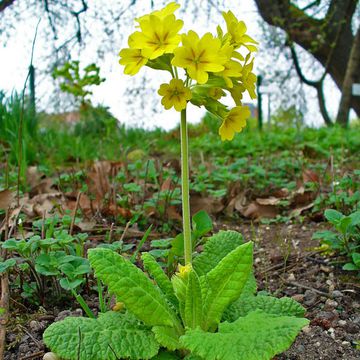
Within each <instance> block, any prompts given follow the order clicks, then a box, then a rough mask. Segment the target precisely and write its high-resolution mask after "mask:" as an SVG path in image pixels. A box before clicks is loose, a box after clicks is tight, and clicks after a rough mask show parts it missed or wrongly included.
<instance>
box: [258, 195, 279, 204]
mask: <svg viewBox="0 0 360 360" xmlns="http://www.w3.org/2000/svg"><path fill="white" fill-rule="evenodd" d="M280 201H281V199H278V198H276V197H274V196H270V197H268V198H267V199H261V198H258V199H256V202H257V203H258V204H259V205H278V204H279V203H280Z"/></svg>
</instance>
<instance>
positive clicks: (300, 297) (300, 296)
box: [292, 294, 305, 303]
mask: <svg viewBox="0 0 360 360" xmlns="http://www.w3.org/2000/svg"><path fill="white" fill-rule="evenodd" d="M304 297H305V295H304V294H295V295H293V296H292V298H293V299H294V300H295V301H297V302H300V303H302V302H303V301H304Z"/></svg>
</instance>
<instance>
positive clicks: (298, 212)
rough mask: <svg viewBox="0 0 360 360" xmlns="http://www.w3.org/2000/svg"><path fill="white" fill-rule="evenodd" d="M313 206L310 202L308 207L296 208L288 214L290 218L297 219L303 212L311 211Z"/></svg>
mask: <svg viewBox="0 0 360 360" xmlns="http://www.w3.org/2000/svg"><path fill="white" fill-rule="evenodd" d="M313 206H314V203H313V202H311V203H310V204H308V205H305V206H300V207H298V208H296V209H293V210H291V212H290V217H297V216H299V215H301V213H302V212H303V211H305V210H309V209H311V208H312V207H313Z"/></svg>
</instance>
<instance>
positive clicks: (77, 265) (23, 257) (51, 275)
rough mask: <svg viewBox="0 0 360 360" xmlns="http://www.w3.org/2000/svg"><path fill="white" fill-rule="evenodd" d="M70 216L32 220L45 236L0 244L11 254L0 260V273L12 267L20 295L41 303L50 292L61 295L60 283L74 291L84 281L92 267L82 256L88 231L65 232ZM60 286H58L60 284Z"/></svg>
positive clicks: (66, 288) (10, 240)
mask: <svg viewBox="0 0 360 360" xmlns="http://www.w3.org/2000/svg"><path fill="white" fill-rule="evenodd" d="M70 222H71V217H70V216H67V215H65V216H64V217H63V218H62V219H59V218H58V217H56V216H55V217H53V218H48V219H46V220H45V222H44V224H43V221H42V220H39V221H36V222H34V224H33V226H34V231H35V233H36V232H40V231H41V230H42V229H44V232H45V233H44V235H45V236H44V238H41V236H40V235H37V234H35V235H33V236H31V237H30V238H27V239H21V240H16V239H13V238H11V239H8V240H6V241H4V242H3V243H2V244H1V248H2V249H4V250H6V251H7V252H9V253H10V254H11V255H12V256H11V257H10V258H8V259H7V260H6V261H4V262H1V263H0V273H2V272H3V271H6V270H9V269H10V268H11V269H12V270H13V272H14V274H15V281H14V284H13V285H14V286H15V287H18V288H19V290H20V292H21V295H22V297H24V298H26V299H27V300H29V301H30V302H32V303H37V304H38V303H41V304H44V301H45V298H46V297H47V296H48V294H50V293H51V292H54V293H56V295H57V296H58V297H60V295H61V294H60V287H61V288H63V289H65V290H68V291H72V292H74V291H76V290H78V289H79V288H80V286H81V285H83V284H84V283H85V281H86V278H85V275H87V274H89V273H90V271H91V269H90V266H89V262H88V260H87V259H85V258H84V243H85V241H86V239H87V234H81V233H80V234H77V235H75V236H72V235H70V234H69V232H68V226H69V225H70ZM59 286H60V287H59Z"/></svg>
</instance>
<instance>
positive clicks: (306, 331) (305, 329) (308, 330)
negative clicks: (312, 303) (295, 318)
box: [301, 325, 311, 334]
mask: <svg viewBox="0 0 360 360" xmlns="http://www.w3.org/2000/svg"><path fill="white" fill-rule="evenodd" d="M301 331H302V332H303V333H304V334H310V332H311V327H310V326H309V325H306V326H305V327H303V328H302V329H301Z"/></svg>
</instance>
